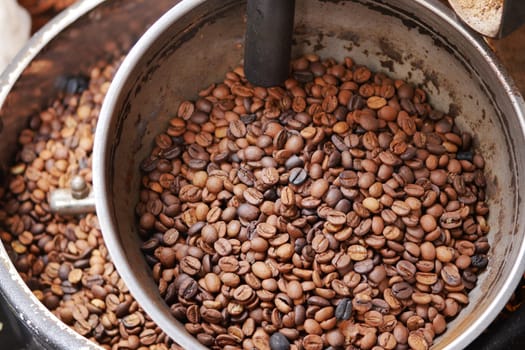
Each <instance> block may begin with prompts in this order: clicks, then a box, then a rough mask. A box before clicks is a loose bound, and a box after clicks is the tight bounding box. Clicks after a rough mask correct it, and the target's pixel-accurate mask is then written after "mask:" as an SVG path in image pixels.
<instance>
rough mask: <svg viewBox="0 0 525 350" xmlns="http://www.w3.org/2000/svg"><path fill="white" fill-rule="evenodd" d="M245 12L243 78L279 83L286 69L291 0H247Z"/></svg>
mask: <svg viewBox="0 0 525 350" xmlns="http://www.w3.org/2000/svg"><path fill="white" fill-rule="evenodd" d="M246 12H247V28H246V41H245V51H244V70H245V74H246V78H247V79H248V81H249V82H250V83H252V84H254V85H259V86H264V87H269V86H276V85H280V84H282V83H283V82H284V81H285V80H286V78H287V77H288V74H289V70H290V56H291V49H292V34H293V25H294V13H295V0H248V6H247V9H246Z"/></svg>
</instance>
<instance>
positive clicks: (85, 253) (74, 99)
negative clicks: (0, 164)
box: [0, 59, 180, 350]
mask: <svg viewBox="0 0 525 350" xmlns="http://www.w3.org/2000/svg"><path fill="white" fill-rule="evenodd" d="M119 63H120V60H118V59H117V60H115V61H114V62H113V63H112V64H109V63H108V62H104V61H101V62H100V63H99V64H98V65H97V66H96V67H94V68H93V69H92V70H91V73H90V76H89V77H82V76H71V77H68V78H67V80H65V96H63V98H59V99H57V100H56V101H55V102H54V103H53V104H52V106H51V107H49V108H47V109H44V110H43V111H42V112H41V113H39V114H37V115H35V116H33V117H31V118H29V119H30V120H29V127H28V128H27V129H24V130H23V131H22V132H21V134H20V136H19V139H18V142H19V146H20V150H19V152H18V153H17V154H16V156H15V163H14V165H13V166H12V167H11V168H10V171H9V174H8V187H7V188H6V189H2V199H1V208H0V225H1V230H0V238H1V239H2V242H3V243H4V246H5V247H6V250H7V252H8V253H9V256H10V257H11V259H12V261H13V263H14V265H15V266H16V268H17V270H18V271H19V273H20V276H21V277H22V279H23V280H24V281H25V282H26V283H27V284H28V286H29V287H30V288H31V290H32V291H33V293H34V294H35V296H36V297H37V298H38V299H39V300H40V301H41V302H42V303H43V304H44V305H45V306H46V307H47V308H49V309H50V310H52V312H53V313H54V314H55V315H56V316H57V317H58V318H59V319H60V320H62V321H63V322H64V323H66V324H67V325H69V326H70V327H71V328H72V329H73V330H75V331H76V332H78V333H79V334H81V335H83V336H85V337H86V338H88V339H90V340H92V341H93V342H95V343H97V344H100V345H101V346H102V347H103V348H105V349H113V350H117V349H140V350H147V349H150V350H168V349H171V350H179V349H180V347H179V346H178V345H176V344H174V343H173V341H172V340H171V339H170V338H168V337H167V336H166V334H165V333H163V332H162V331H161V330H160V328H159V327H158V326H157V325H156V324H155V323H154V322H152V320H151V318H150V317H149V316H148V315H147V314H145V313H144V311H143V310H142V309H141V308H140V307H139V306H138V304H137V302H136V301H135V300H134V299H133V297H132V296H131V294H130V293H129V291H128V289H127V287H126V285H125V284H124V281H123V280H122V279H121V278H120V276H119V275H118V273H117V271H116V270H115V267H114V265H113V263H112V262H111V260H110V258H109V255H108V251H107V249H106V246H105V244H104V241H103V240H102V234H101V232H100V227H99V224H98V220H97V217H96V215H94V214H88V215H85V216H83V217H81V218H74V217H60V216H59V215H53V214H52V213H50V211H49V204H48V202H47V195H48V193H49V192H50V191H51V190H53V189H55V188H66V187H69V182H70V180H71V178H72V177H73V176H74V175H77V174H79V175H81V176H83V177H84V178H85V179H86V180H87V181H88V182H91V177H92V174H91V156H92V148H93V136H94V135H93V133H94V130H95V126H96V122H97V118H98V113H99V111H100V107H101V104H102V100H103V98H104V95H105V93H106V91H107V89H108V88H109V84H110V81H111V79H112V78H113V75H114V72H115V70H116V67H117V66H118V64H119Z"/></svg>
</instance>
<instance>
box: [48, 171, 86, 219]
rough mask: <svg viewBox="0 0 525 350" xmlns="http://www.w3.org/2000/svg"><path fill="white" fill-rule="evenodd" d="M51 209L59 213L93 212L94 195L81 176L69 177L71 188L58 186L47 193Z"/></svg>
mask: <svg viewBox="0 0 525 350" xmlns="http://www.w3.org/2000/svg"><path fill="white" fill-rule="evenodd" d="M49 206H50V208H51V211H52V212H54V213H57V214H60V215H81V214H87V213H93V212H95V197H94V195H93V191H91V188H90V187H89V186H88V184H87V183H86V181H85V180H84V178H83V177H82V176H75V177H73V179H71V188H69V189H68V188H60V189H57V190H54V191H51V193H50V194H49Z"/></svg>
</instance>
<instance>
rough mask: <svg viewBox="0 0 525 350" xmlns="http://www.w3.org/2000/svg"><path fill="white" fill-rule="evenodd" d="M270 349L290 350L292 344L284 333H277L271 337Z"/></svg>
mask: <svg viewBox="0 0 525 350" xmlns="http://www.w3.org/2000/svg"><path fill="white" fill-rule="evenodd" d="M270 348H271V349H272V350H288V349H289V348H290V342H289V341H288V339H287V338H286V337H285V336H284V335H283V334H282V333H279V332H275V333H274V334H272V336H271V337H270Z"/></svg>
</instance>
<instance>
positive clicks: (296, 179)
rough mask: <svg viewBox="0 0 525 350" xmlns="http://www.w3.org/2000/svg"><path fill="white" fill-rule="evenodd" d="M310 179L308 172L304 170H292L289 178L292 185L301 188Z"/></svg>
mask: <svg viewBox="0 0 525 350" xmlns="http://www.w3.org/2000/svg"><path fill="white" fill-rule="evenodd" d="M307 178H308V174H307V173H306V170H304V169H303V168H293V169H292V170H290V176H289V177H288V181H290V183H291V184H293V185H296V186H299V185H301V184H303V183H304V182H305V181H306V179H307Z"/></svg>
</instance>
